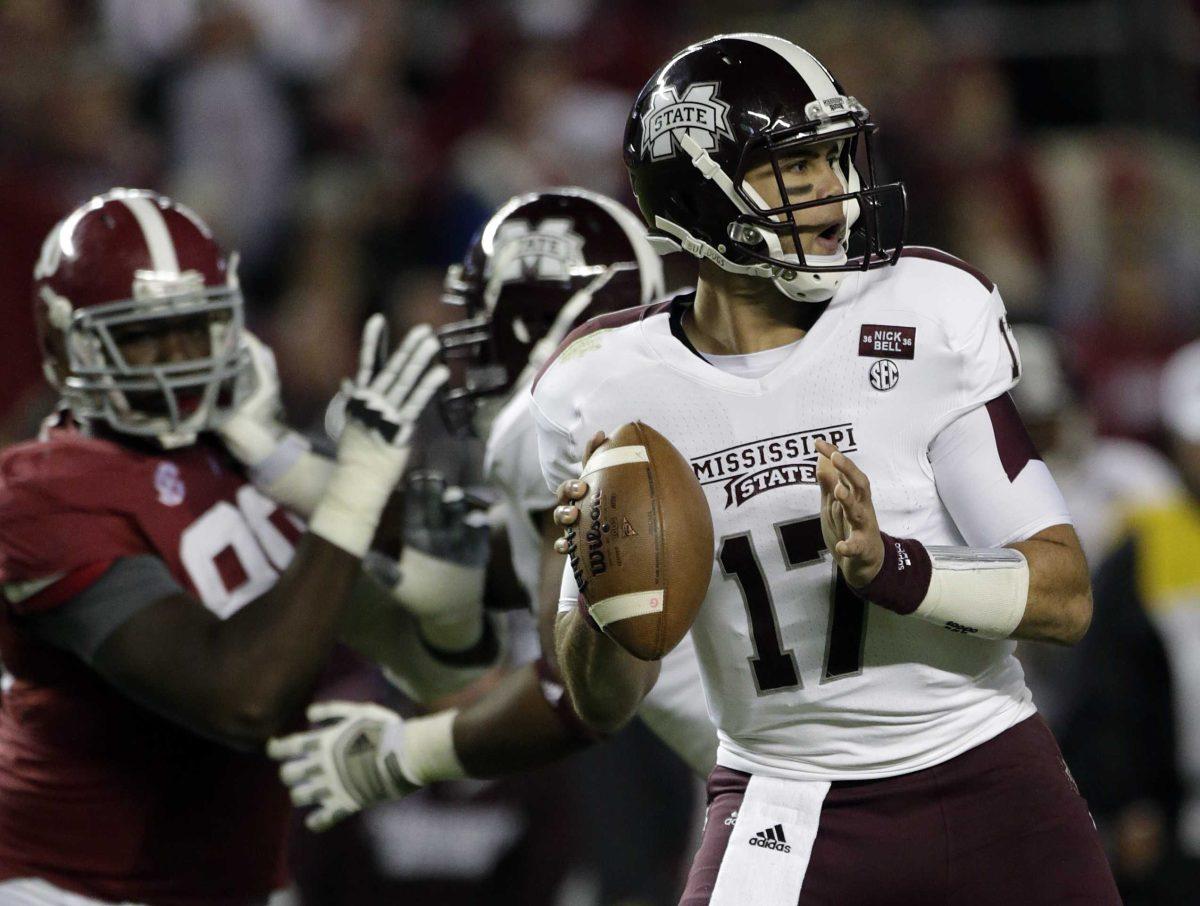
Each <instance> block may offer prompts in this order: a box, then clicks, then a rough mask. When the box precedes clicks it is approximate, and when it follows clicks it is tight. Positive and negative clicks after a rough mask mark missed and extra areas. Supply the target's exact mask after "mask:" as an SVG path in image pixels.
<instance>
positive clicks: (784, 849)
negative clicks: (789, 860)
mask: <svg viewBox="0 0 1200 906" xmlns="http://www.w3.org/2000/svg"><path fill="white" fill-rule="evenodd" d="M750 845H751V846H761V847H762V848H763V849H773V850H776V851H777V852H781V853H790V852H791V851H792V848H791V847H790V846H788V842H787V839H786V838H785V837H784V836H783V825H782V824H776V825H775V826H774V827H768V828H767V829H766V830H760V831H759V832H758V833H757V834H755V835H754V836H753V837H751V838H750Z"/></svg>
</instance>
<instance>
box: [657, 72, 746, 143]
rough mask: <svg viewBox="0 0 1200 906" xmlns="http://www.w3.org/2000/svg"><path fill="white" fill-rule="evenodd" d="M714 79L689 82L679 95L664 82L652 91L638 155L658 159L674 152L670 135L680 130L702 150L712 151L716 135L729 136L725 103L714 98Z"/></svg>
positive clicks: (730, 135) (715, 86)
mask: <svg viewBox="0 0 1200 906" xmlns="http://www.w3.org/2000/svg"><path fill="white" fill-rule="evenodd" d="M719 87H720V85H719V84H718V83H717V82H697V83H696V84H695V85H689V86H688V87H687V89H686V90H685V91H684V93H683V97H680V96H679V95H678V94H677V93H676V92H675V89H674V87H672V86H670V85H668V86H666V87H665V88H663V89H662V90H661V91H658V92H655V94H654V95H653V97H652V98H651V100H650V109H649V110H648V111H647V112H646V116H645V118H644V120H643V121H642V156H643V157H645V156H646V154H647V153H649V155H650V159H651V160H662V159H663V158H666V157H672V156H674V154H675V146H676V142H675V141H674V140H673V136H674V135H675V133H676V131H677V130H678V131H682V132H684V133H685V134H687V136H688V137H689V138H691V139H692V141H694V142H695V143H696V144H697V145H699V146H700V147H701V148H702V149H703V150H705V151H716V150H717V141H718V139H719V138H720V136H722V135H723V136H725V137H726V138H728V139H730V140H732V139H733V131H732V130H731V129H730V128H729V105H728V104H726V103H725V102H724V101H723V100H721V99H720V98H719V97H717V89H718V88H719Z"/></svg>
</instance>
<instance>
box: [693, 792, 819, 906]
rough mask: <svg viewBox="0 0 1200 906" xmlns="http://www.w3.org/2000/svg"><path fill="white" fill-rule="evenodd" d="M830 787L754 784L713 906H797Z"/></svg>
mask: <svg viewBox="0 0 1200 906" xmlns="http://www.w3.org/2000/svg"><path fill="white" fill-rule="evenodd" d="M828 792H829V784H828V782H824V783H820V782H815V781H806V780H781V779H779V778H778V777H759V776H754V777H751V778H750V782H749V784H747V786H746V795H745V797H744V798H743V799H742V801H741V804H740V805H739V806H738V810H737V823H736V824H734V826H733V833H731V834H730V835H729V843H728V845H727V846H726V847H725V855H724V857H723V858H722V859H721V869H720V871H719V872H718V874H717V883H716V886H715V887H714V888H713V895H712V899H711V900H710V901H709V904H710V906H795V904H796V903H797V901H799V899H800V888H801V887H802V886H803V884H804V875H805V873H806V872H807V871H808V859H809V856H811V855H812V848H813V841H815V840H816V838H817V825H818V824H820V822H821V806H822V805H823V804H824V802H825V796H826V794H827V793H828Z"/></svg>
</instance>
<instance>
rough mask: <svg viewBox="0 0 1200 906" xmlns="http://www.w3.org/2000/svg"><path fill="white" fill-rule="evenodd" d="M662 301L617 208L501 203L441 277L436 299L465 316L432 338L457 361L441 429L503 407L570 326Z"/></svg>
mask: <svg viewBox="0 0 1200 906" xmlns="http://www.w3.org/2000/svg"><path fill="white" fill-rule="evenodd" d="M662 293H663V273H662V263H661V261H660V260H659V258H658V255H657V254H656V253H655V251H654V249H653V248H651V246H650V244H649V243H648V242H647V241H646V229H645V227H643V226H642V224H641V222H640V221H639V220H638V218H637V217H636V216H635V215H634V214H633V213H632V212H630V211H629V210H628V209H626V208H625V207H624V206H622V205H620V204H618V203H617V202H615V201H613V200H612V199H611V198H606V197H604V196H603V195H598V194H596V193H595V192H589V191H588V190H586V189H579V188H573V187H570V188H561V189H550V190H546V191H543V192H534V193H531V194H528V195H519V196H517V197H515V198H512V199H510V200H509V201H507V202H506V203H505V204H503V205H502V206H501V207H500V208H499V210H497V211H496V213H495V214H493V215H492V217H491V218H490V219H489V220H488V221H487V223H486V224H484V226H483V227H482V229H481V230H480V231H479V232H478V233H477V234H476V236H475V238H474V239H473V240H472V241H471V244H470V247H469V248H468V249H467V253H466V255H465V256H464V258H463V262H462V264H454V265H451V266H450V268H449V269H448V270H447V272H446V283H445V293H444V294H443V296H442V298H443V300H444V301H446V302H449V303H451V304H454V305H461V306H463V307H464V308H465V309H466V317H465V318H463V319H462V320H461V321H457V322H455V323H453V324H450V325H448V326H446V327H444V328H443V329H442V330H440V331H439V334H438V336H439V339H440V341H441V343H442V349H443V352H444V354H445V356H446V357H447V358H448V359H454V358H460V359H465V368H464V369H463V371H462V373H461V374H459V375H456V376H455V378H454V379H453V380H452V381H451V384H450V385H448V389H447V390H446V392H445V393H444V394H443V398H442V399H443V412H444V413H445V414H446V417H447V420H448V421H449V422H451V424H452V425H453V426H455V427H462V426H464V425H465V424H467V423H469V422H470V421H471V418H472V416H473V415H474V414H475V412H476V409H477V408H478V407H479V405H480V403H481V402H482V401H483V400H485V399H489V398H490V399H491V400H492V401H500V400H502V399H503V398H504V396H505V395H507V394H508V393H509V392H510V391H511V390H512V389H513V388H514V387H515V386H517V385H518V384H520V383H521V382H522V380H523V379H524V376H526V375H532V374H533V373H534V372H535V371H536V370H537V369H538V368H539V367H540V365H541V363H542V361H544V360H545V359H546V357H547V356H548V355H549V354H550V353H551V352H553V351H554V349H555V348H556V347H557V346H558V344H559V343H560V342H561V341H562V339H563V337H565V336H566V334H567V333H568V332H569V331H570V330H571V329H572V328H573V327H575V326H576V325H578V324H580V323H582V322H583V321H585V320H587V319H588V318H591V317H594V316H596V315H598V314H603V313H605V312H610V311H618V310H620V309H623V308H630V307H633V306H635V305H643V304H645V303H647V302H650V301H652V300H653V299H655V298H656V297H658V296H660V295H662Z"/></svg>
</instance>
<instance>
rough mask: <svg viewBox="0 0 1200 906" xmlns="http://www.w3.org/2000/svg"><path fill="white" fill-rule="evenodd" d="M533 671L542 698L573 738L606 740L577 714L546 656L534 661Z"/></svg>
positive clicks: (564, 687)
mask: <svg viewBox="0 0 1200 906" xmlns="http://www.w3.org/2000/svg"><path fill="white" fill-rule="evenodd" d="M533 669H534V671H535V672H536V673H537V679H538V689H539V690H540V691H541V693H542V698H543V699H545V701H546V704H548V705H549V706H550V708H551V709H552V710H553V711H554V716H555V717H557V718H558V719H559V722H560V723H562V725H563V726H564V727H566V729H567V730H568V732H570V734H571V735H572V736H573V737H575V738H576V739H583V740H588V741H595V740H600V739H604V735H603V734H602V733H597V732H596V731H595V730H593V729H592V728H591V727H589V726H588V725H587V724H585V723H584V722H583V721H582V720H581V719H580V717H579V715H578V714H576V713H575V706H574V705H572V704H571V696H570V695H568V694H567V687H566V686H565V685H564V684H563V680H562V677H561V676H560V675H559V673H558V671H557V670H555V669H554V666H553V665H552V664H551V663H550V661H548V660H547V659H546V656H545V655H542V656H541V657H540V658H538V659H537V660H536V661H534V663H533Z"/></svg>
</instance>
